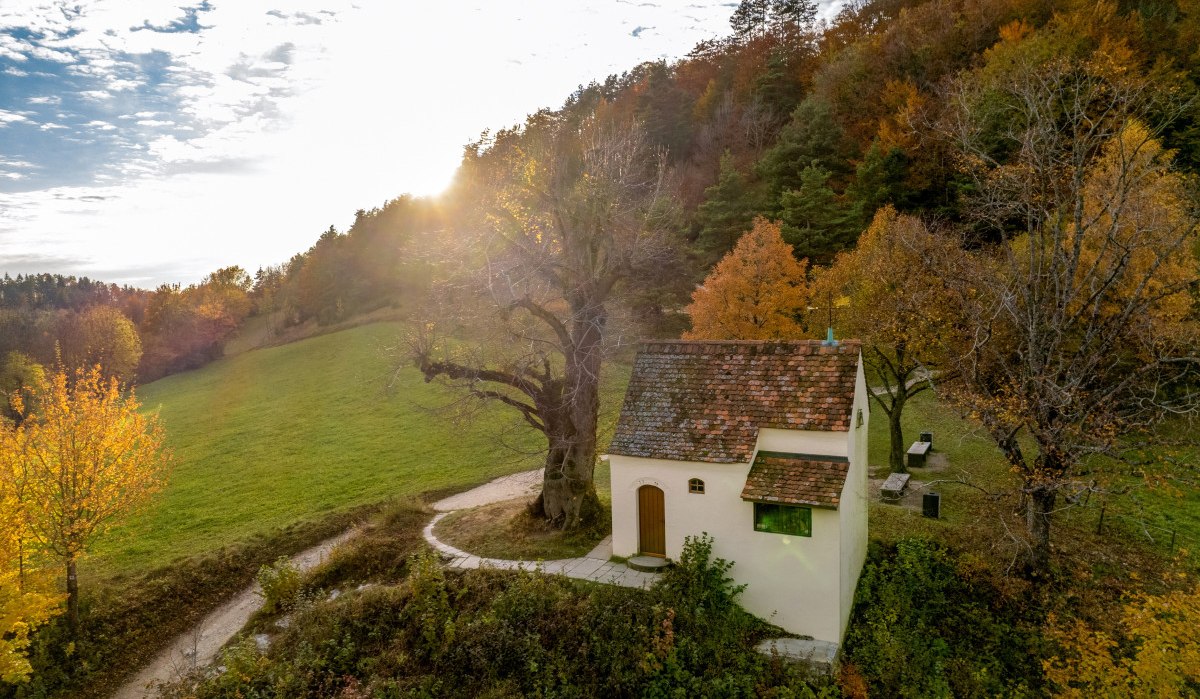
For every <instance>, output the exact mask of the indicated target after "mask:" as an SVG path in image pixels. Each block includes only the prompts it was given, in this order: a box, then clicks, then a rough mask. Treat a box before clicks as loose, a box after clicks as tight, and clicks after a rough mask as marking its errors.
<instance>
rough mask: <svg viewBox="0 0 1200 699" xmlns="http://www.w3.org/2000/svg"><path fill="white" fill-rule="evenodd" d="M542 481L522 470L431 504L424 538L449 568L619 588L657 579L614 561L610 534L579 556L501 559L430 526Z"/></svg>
mask: <svg viewBox="0 0 1200 699" xmlns="http://www.w3.org/2000/svg"><path fill="white" fill-rule="evenodd" d="M541 481H542V471H541V469H537V470H534V471H524V472H522V473H514V474H513V475H511V476H504V477H503V478H497V479H496V480H494V481H492V482H490V483H485V484H483V485H481V486H479V487H478V488H473V489H471V490H468V491H466V492H464V493H459V494H458V495H453V496H451V497H448V498H445V499H444V500H439V501H437V502H435V503H434V504H433V509H434V510H436V511H437V512H438V514H437V515H436V516H435V517H434V518H433V520H432V521H430V522H429V524H428V525H427V526H426V527H425V541H426V542H427V543H428V544H429V545H430V546H432V547H433V548H434V549H435V550H437V551H438V553H440V554H442V556H443V557H444V558H445V559H446V566H447V567H449V568H495V569H497V570H528V571H540V572H543V573H550V574H554V575H565V576H567V577H568V578H577V579H579V580H590V581H591V582H598V583H606V584H609V585H620V586H622V587H640V588H642V589H645V588H648V587H650V586H651V585H652V584H654V581H655V580H657V579H658V574H657V573H647V572H643V571H640V570H633V569H632V568H630V567H629V566H627V565H625V564H624V563H616V562H613V561H611V560H609V559H610V558H612V537H611V536H609V537H605V538H604V540H603V541H601V542H600V543H599V544H597V545H596V548H594V549H592V550H591V551H589V552H588V554H587V555H586V556H582V557H580V558H563V559H559V560H555V561H510V560H505V559H501V558H482V557H480V556H476V555H474V554H471V553H468V552H466V551H462V550H460V549H457V548H454V547H453V546H451V545H450V544H447V543H445V542H443V541H440V540H439V539H438V538H437V537H436V536H434V534H433V528H434V527H435V526H436V525H437V523H438V522H440V521H441V520H442V518H443V517H445V516H446V515H448V514H450V513H451V512H453V511H455V510H462V509H467V508H471V507H479V506H481V505H490V504H492V503H494V502H504V501H505V500H513V499H515V498H518V497H530V496H533V495H536V494H537V491H538V487H540V485H541Z"/></svg>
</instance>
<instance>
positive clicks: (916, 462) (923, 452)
mask: <svg viewBox="0 0 1200 699" xmlns="http://www.w3.org/2000/svg"><path fill="white" fill-rule="evenodd" d="M932 448H933V442H913V445H912V446H911V447H909V448H908V467H909V468H924V467H925V457H926V456H927V455H928V454H929V450H930V449H932Z"/></svg>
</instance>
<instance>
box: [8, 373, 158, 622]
mask: <svg viewBox="0 0 1200 699" xmlns="http://www.w3.org/2000/svg"><path fill="white" fill-rule="evenodd" d="M30 394H31V397H32V399H33V400H32V401H31V403H33V404H36V406H37V410H36V411H29V410H27V408H26V402H25V401H24V400H22V398H21V397H20V396H18V397H17V398H16V399H15V400H14V408H15V409H16V411H17V413H18V414H19V415H21V417H22V418H23V420H22V422H21V424H20V425H19V426H16V427H6V428H4V430H5V434H4V444H5V453H6V454H7V455H8V456H7V458H6V460H7V462H8V464H9V467H8V468H9V469H10V470H11V472H12V473H11V477H10V483H11V484H12V492H13V493H16V494H17V495H18V496H19V499H20V507H19V508H16V509H17V511H18V512H20V530H21V531H23V532H25V533H26V535H27V536H28V537H29V541H30V543H31V544H32V545H33V546H34V547H35V548H37V549H38V550H39V551H41V552H43V553H44V554H48V555H51V556H54V557H55V558H57V559H58V560H59V561H61V562H62V564H63V565H64V566H65V568H66V588H67V620H68V623H69V624H70V628H71V632H72V635H75V634H76V633H77V631H78V626H79V582H78V578H77V576H76V570H75V567H76V563H77V561H78V560H79V558H80V556H82V555H83V554H84V553H86V552H87V550H88V548H89V547H90V545H91V544H92V543H93V542H94V541H95V540H96V538H97V537H99V536H100V535H102V534H103V533H104V532H105V531H106V530H107V529H108V528H109V527H110V526H112V525H113V524H114V523H115V522H117V521H118V520H119V519H120V518H121V517H122V516H124V515H127V514H128V513H129V512H131V511H132V510H133V509H134V508H136V507H138V506H139V505H141V504H143V503H144V502H146V500H147V499H148V498H149V497H150V496H151V495H152V494H153V493H155V492H157V491H158V490H160V489H161V488H162V486H163V485H164V482H165V476H166V466H167V464H168V463H169V461H170V456H169V454H167V453H166V452H165V451H164V449H163V431H162V428H161V426H160V425H159V424H158V420H157V419H156V418H154V417H153V416H146V415H143V414H141V413H139V412H138V408H139V405H138V402H137V400H136V399H135V398H134V397H133V395H132V394H129V395H125V394H124V393H123V391H122V386H121V384H120V383H119V382H118V381H117V379H116V378H107V379H106V378H105V377H104V375H103V373H102V370H101V368H100V367H99V366H93V367H92V368H91V369H88V370H83V369H77V370H75V371H74V372H73V373H72V375H70V376H68V374H67V371H66V370H65V369H63V368H61V367H60V368H59V370H58V371H57V372H55V373H54V374H53V375H52V376H50V377H49V378H47V379H45V380H43V381H42V382H41V383H39V384H38V385H36V386H34V387H32V389H31V391H30Z"/></svg>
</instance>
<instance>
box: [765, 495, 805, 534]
mask: <svg viewBox="0 0 1200 699" xmlns="http://www.w3.org/2000/svg"><path fill="white" fill-rule="evenodd" d="M771 510H775V511H783V510H796V511H798V512H803V513H805V514H804V515H803V516H802V517H801V519H802V520H804V521H805V524H806V525H807V526H806V527H805V529H806V531H785V530H784V528H782V527H780V528H779V529H770V528H767V525H766V523H765V522H764V521H763V520H764V519H765V517H764V515H766V514H768V513H769V512H770V511H771ZM754 531H756V532H762V533H763V534H782V535H784V536H803V537H808V538H810V539H811V538H812V508H811V507H804V506H803V505H783V504H779V503H774V502H755V503H754Z"/></svg>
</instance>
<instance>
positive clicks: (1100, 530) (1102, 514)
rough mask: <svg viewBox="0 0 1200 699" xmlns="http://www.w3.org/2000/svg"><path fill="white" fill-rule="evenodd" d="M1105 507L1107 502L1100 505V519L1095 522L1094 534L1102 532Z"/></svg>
mask: <svg viewBox="0 0 1200 699" xmlns="http://www.w3.org/2000/svg"><path fill="white" fill-rule="evenodd" d="M1107 508H1108V503H1107V502H1106V503H1104V504H1103V505H1101V506H1100V521H1099V522H1098V523H1097V524H1096V534H1103V533H1104V510H1105V509H1107Z"/></svg>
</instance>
